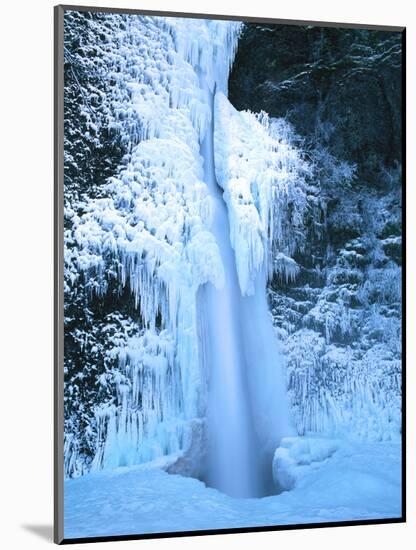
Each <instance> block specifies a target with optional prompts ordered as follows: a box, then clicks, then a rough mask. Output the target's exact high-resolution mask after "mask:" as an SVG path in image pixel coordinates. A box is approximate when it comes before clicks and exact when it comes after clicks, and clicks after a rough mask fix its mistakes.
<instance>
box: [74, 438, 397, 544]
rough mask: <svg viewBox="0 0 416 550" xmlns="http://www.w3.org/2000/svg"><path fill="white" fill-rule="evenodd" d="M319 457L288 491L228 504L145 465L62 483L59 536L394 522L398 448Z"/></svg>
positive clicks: (359, 448)
mask: <svg viewBox="0 0 416 550" xmlns="http://www.w3.org/2000/svg"><path fill="white" fill-rule="evenodd" d="M330 445H331V442H330V441H328V442H327V443H326V447H328V446H330ZM323 447H324V448H325V445H323ZM326 456H327V455H325V453H324V454H323V455H321V456H320V457H318V458H317V457H315V461H314V462H312V463H311V464H310V466H303V469H304V472H303V477H302V478H301V480H300V481H299V483H298V485H297V487H296V488H295V489H293V490H292V491H287V492H284V493H281V494H280V495H275V496H271V497H266V498H262V499H233V498H231V497H228V496H226V495H224V494H222V493H220V492H219V491H216V490H215V489H210V488H207V487H206V486H205V485H204V484H203V483H202V482H200V481H198V480H196V479H192V478H185V477H181V476H178V475H169V474H166V473H165V472H163V471H161V470H160V469H159V468H157V467H155V466H153V467H152V466H151V465H143V466H136V467H134V468H119V469H116V470H112V471H103V472H97V473H92V474H88V475H86V476H83V477H81V478H78V479H74V480H68V481H66V482H65V537H66V538H71V537H89V536H105V535H124V534H141V533H160V532H169V531H189V530H199V529H200V530H206V529H221V528H222V529H230V528H233V527H254V526H266V525H287V524H296V523H299V524H301V523H315V522H327V521H328V522H331V521H349V520H362V519H379V518H394V517H400V515H401V493H400V476H401V473H400V445H395V444H361V445H357V444H355V445H352V444H350V445H348V444H345V443H344V444H342V445H341V446H340V447H339V448H338V450H337V451H335V453H334V454H332V456H330V457H329V458H326ZM190 503H191V505H190Z"/></svg>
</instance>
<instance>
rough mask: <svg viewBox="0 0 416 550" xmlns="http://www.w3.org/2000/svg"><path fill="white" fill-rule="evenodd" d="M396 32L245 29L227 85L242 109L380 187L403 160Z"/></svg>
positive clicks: (284, 27) (288, 27)
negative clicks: (279, 121) (286, 128)
mask: <svg viewBox="0 0 416 550" xmlns="http://www.w3.org/2000/svg"><path fill="white" fill-rule="evenodd" d="M401 41H402V38H401V34H400V33H397V32H379V31H365V30H347V29H333V28H322V27H321V28H320V27H312V26H295V25H256V24H248V25H246V27H245V30H244V32H243V36H242V39H241V41H240V44H239V49H238V52H237V57H236V60H235V63H234V67H233V71H232V74H231V77H230V81H229V98H230V101H231V103H232V104H233V105H234V106H235V107H236V108H237V109H239V110H242V109H250V110H252V111H255V112H258V111H260V110H265V111H267V112H268V113H269V114H270V116H273V117H285V118H286V119H287V120H289V121H290V122H291V123H293V125H294V126H295V128H296V130H297V131H298V132H299V133H300V134H301V135H302V136H304V137H307V138H309V139H319V141H320V143H321V144H322V145H324V146H326V147H328V148H329V150H330V151H331V153H332V154H334V155H335V156H337V157H338V158H340V159H344V160H348V161H352V162H355V163H357V164H358V168H359V176H364V177H366V179H367V182H368V183H370V182H371V183H372V184H374V185H377V179H378V178H377V173H378V171H379V170H380V161H382V163H385V164H386V165H388V166H392V165H393V164H394V163H395V162H397V161H400V157H401V143H400V140H401Z"/></svg>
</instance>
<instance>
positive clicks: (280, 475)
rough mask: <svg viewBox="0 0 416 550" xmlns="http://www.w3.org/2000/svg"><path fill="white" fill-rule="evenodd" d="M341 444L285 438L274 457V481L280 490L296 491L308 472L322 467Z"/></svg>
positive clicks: (322, 440)
mask: <svg viewBox="0 0 416 550" xmlns="http://www.w3.org/2000/svg"><path fill="white" fill-rule="evenodd" d="M338 447H339V442H338V441H334V440H328V439H322V438H312V437H285V438H283V439H282V441H281V443H280V446H279V447H278V448H277V449H276V451H275V453H274V457H273V479H274V481H275V483H276V485H277V487H279V488H280V489H283V490H286V491H290V490H292V489H294V488H295V487H296V486H297V485H298V484H299V483H300V481H301V480H302V479H303V478H304V477H305V475H306V474H308V472H310V471H311V470H315V469H316V468H318V467H320V466H321V463H322V462H324V461H326V460H327V459H329V458H330V457H331V456H332V455H333V454H334V453H335V452H336V450H337V449H338Z"/></svg>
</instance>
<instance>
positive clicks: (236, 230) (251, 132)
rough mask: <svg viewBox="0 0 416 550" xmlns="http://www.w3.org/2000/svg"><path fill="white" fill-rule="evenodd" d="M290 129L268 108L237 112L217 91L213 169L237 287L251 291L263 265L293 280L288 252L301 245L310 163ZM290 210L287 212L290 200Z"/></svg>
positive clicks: (294, 270)
mask: <svg viewBox="0 0 416 550" xmlns="http://www.w3.org/2000/svg"><path fill="white" fill-rule="evenodd" d="M291 137H292V131H291V129H290V127H289V126H288V125H287V124H286V123H285V122H284V121H283V120H280V119H279V120H277V119H272V120H271V119H270V118H269V116H268V115H267V113H264V112H262V113H260V114H254V113H251V112H249V111H243V112H238V111H237V110H236V109H235V108H234V107H233V106H232V105H231V103H230V102H229V101H228V100H227V98H226V97H225V96H224V94H221V93H219V94H216V96H215V169H216V174H217V179H218V183H219V184H220V185H221V187H223V189H224V198H225V201H226V203H227V207H228V212H229V217H230V227H231V242H232V245H233V248H234V250H235V253H236V262H237V270H238V278H239V281H240V288H241V292H242V293H243V294H244V295H247V294H252V293H253V291H254V281H255V278H256V276H257V274H258V273H259V272H260V271H261V270H262V268H263V267H264V266H265V265H266V272H267V274H268V276H270V277H271V276H272V275H273V274H274V273H275V272H277V273H279V275H281V276H282V277H284V278H285V279H286V280H293V279H294V278H295V277H296V275H297V273H298V267H297V264H296V262H295V261H294V260H293V258H292V257H291V256H292V255H293V253H294V252H295V250H296V248H297V247H298V246H299V245H300V242H299V234H300V233H301V230H302V229H303V217H304V211H305V209H306V208H307V197H306V193H305V187H306V184H305V179H304V178H305V176H306V175H307V174H308V173H310V171H311V170H310V167H309V166H308V164H307V163H306V161H305V160H304V158H303V157H302V155H301V152H300V150H299V149H297V148H296V147H294V146H293V145H292V143H291ZM289 203H291V204H292V207H293V208H294V212H293V213H292V214H291V215H289V213H288V204H289Z"/></svg>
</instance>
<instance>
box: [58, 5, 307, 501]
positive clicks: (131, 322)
mask: <svg viewBox="0 0 416 550" xmlns="http://www.w3.org/2000/svg"><path fill="white" fill-rule="evenodd" d="M111 21H112V24H113V26H114V27H115V28H118V29H119V33H118V34H117V36H118V37H119V40H121V43H122V44H123V49H122V50H120V44H119V43H118V42H117V41H113V42H110V43H109V45H108V47H109V53H108V59H107V58H106V59H105V62H106V65H107V66H108V67H111V70H112V73H111V74H112V75H113V76H114V79H113V80H112V81H111V82H112V87H113V89H112V98H113V103H112V106H111V109H114V114H113V115H112V117H111V118H110V121H109V125H110V127H111V128H112V129H113V130H114V132H116V134H117V135H119V139H120V143H122V144H123V147H125V148H126V150H128V151H129V153H128V154H127V155H126V157H125V159H124V161H123V163H122V164H121V165H120V166H119V167H118V169H117V170H116V171H115V174H114V176H112V177H111V178H109V180H108V181H107V182H106V184H105V185H104V186H103V188H102V193H103V195H102V197H101V196H100V197H97V198H90V199H88V201H87V203H86V204H85V205H83V209H82V212H83V213H82V215H78V213H77V212H78V210H76V209H74V208H72V207H68V208H67V216H68V219H70V220H71V224H72V225H71V230H70V231H68V232H67V233H66V238H65V244H66V256H65V257H66V264H67V265H66V281H67V285H68V289H70V288H71V287H72V285H73V286H74V295H75V294H76V284H77V278H78V277H80V274H83V276H85V277H86V278H87V279H88V281H89V283H90V284H89V290H90V292H91V295H93V296H98V297H102V296H104V295H106V294H107V293H108V292H109V291H110V289H111V287H114V286H115V287H116V289H117V291H118V292H119V293H120V295H121V294H122V293H125V294H126V295H128V296H130V300H131V308H132V310H133V311H134V313H133V314H132V317H131V318H129V319H124V317H123V315H119V316H118V317H117V319H118V321H117V322H119V323H120V325H121V327H122V329H121V330H117V331H116V332H115V334H114V335H113V336H112V335H111V336H109V338H108V341H106V342H108V345H107V344H106V347H105V360H106V363H105V369H104V370H103V371H102V372H100V373H99V374H97V380H96V386H97V390H96V393H97V395H96V398H95V406H94V408H93V414H94V419H93V420H92V421H91V431H90V433H92V434H93V435H94V437H93V438H91V442H90V445H91V454H92V456H93V459H92V461H91V463H90V464H89V466H88V467H89V468H90V469H102V468H115V467H117V466H130V465H134V464H139V463H143V462H150V461H153V460H155V459H161V458H162V457H165V458H166V461H165V462H164V464H165V467H168V466H166V465H168V464H171V463H172V461H173V460H180V459H181V458H182V459H183V460H185V461H186V460H190V459H189V456H192V462H193V464H192V468H188V469H182V470H181V469H180V466H175V468H176V471H177V472H179V473H182V474H185V475H189V472H190V471H192V472H197V471H198V472H199V471H200V470H199V468H200V464H201V463H204V462H205V457H204V452H205V450H206V448H207V460H206V465H205V468H204V473H202V474H201V476H203V477H204V478H205V479H206V481H207V483H208V484H210V485H212V486H214V487H217V488H218V489H220V490H222V491H224V492H225V493H228V494H230V495H233V496H237V497H247V496H261V495H264V494H267V493H269V492H271V491H272V490H275V488H273V487H272V479H271V475H272V465H271V462H272V454H273V452H274V450H275V448H276V447H277V445H278V444H279V440H280V439H281V437H282V436H285V435H288V434H290V428H289V422H288V417H289V413H288V410H289V409H288V406H287V403H286V396H285V382H284V375H283V372H282V371H283V369H282V358H281V356H280V354H279V350H278V348H277V340H276V336H275V334H274V329H273V327H272V322H271V316H270V313H269V309H268V303H267V298H266V282H267V278H268V277H269V276H270V275H271V274H273V272H277V273H279V274H280V273H281V274H284V275H285V276H291V273H294V272H295V271H296V263H295V262H294V260H292V259H291V257H290V254H291V252H292V251H293V250H294V249H295V248H296V247H295V245H293V241H294V238H295V237H293V236H297V235H299V234H300V233H301V232H300V231H298V230H297V229H298V226H297V225H296V224H298V225H299V223H300V222H299V221H297V220H301V219H302V215H301V214H302V212H298V209H299V208H300V207H298V206H297V205H298V204H299V205H302V204H304V203H305V201H302V200H299V197H300V198H301V199H302V197H303V194H302V193H303V191H302V188H301V187H300V185H301V183H302V179H301V176H300V173H301V168H302V162H301V160H300V158H299V155H298V154H297V152H296V150H295V149H294V148H293V147H291V145H290V143H289V142H288V140H286V138H285V128H284V127H282V126H279V127H278V128H277V127H276V128H277V129H276V128H275V129H274V130H275V134H276V135H274V134H273V132H271V130H272V129H273V128H271V125H269V121H268V118H267V116H266V115H265V114H264V113H263V114H261V115H254V114H253V113H248V112H241V113H239V112H237V111H236V110H235V109H234V108H233V107H232V106H231V105H230V103H229V102H228V100H227V97H226V96H227V82H228V73H229V69H230V66H231V63H232V61H233V58H234V54H235V50H236V46H237V42H238V34H239V32H240V24H239V23H236V22H228V21H206V20H192V19H183V20H182V19H176V18H150V17H149V18H136V17H134V16H126V17H124V18H121V17H119V16H118V15H112V16H111ZM126 22H128V23H129V24H128V26H127V27H128V32H126V31H125V28H126ZM97 25H101V23H97ZM104 30H105V29H104V27H103V29H102V31H103V35H104V34H105V33H104ZM106 47H107V46H106ZM120 51H122V52H123V55H120ZM116 54H117V55H116ZM114 59H117V63H118V65H117V66H116V67H115V66H113V63H114ZM116 69H117V70H116ZM116 77H117V78H116ZM110 112H112V111H110ZM269 126H270V127H269ZM238 140H240V142H239V141H238ZM291 193H293V194H295V193H296V196H295V195H294V196H293V197H292V199H291V207H290V211H291V212H294V213H295V214H296V215H295V216H293V219H292V218H291V216H290V215H289V214H288V212H289V208H288V206H287V204H288V200H289V199H288V197H290V194H291ZM294 198H296V201H295V200H294ZM294 229H296V231H294ZM296 238H297V237H296ZM272 249H273V254H272V253H271V252H272ZM276 249H277V250H278V252H279V254H276ZM271 256H273V258H272V259H273V261H271V260H270V258H271ZM276 258H281V262H280V263H276ZM279 261H280V260H279ZM204 425H205V426H206V427H207V430H206V432H207V434H206V435H207V436H208V437H207V441H208V443H207V444H205V443H202V442H203V441H204V442H205V434H204V433H203V432H204V430H203V426H204ZM196 432H198V434H199V436H198V437H199V443H198V441H195V437H194V434H195V433H196ZM66 441H67V448H68V449H69V450H68V451H67V453H66V455H67V464H68V466H67V470H66V472H67V475H74V474H77V475H78V472H79V471H81V467H82V468H84V466H83V465H84V461H85V459H84V457H83V456H82V455H81V453H80V448H81V447H80V445H79V442H78V438H77V437H76V434H73V433H72V427H71V424H70V423H69V424H68V430H67V434H66ZM187 453H188V454H187ZM178 457H179V458H178ZM169 467H170V466H169ZM191 475H196V476H200V473H193V474H191Z"/></svg>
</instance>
